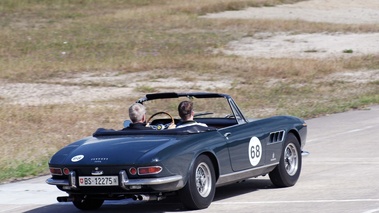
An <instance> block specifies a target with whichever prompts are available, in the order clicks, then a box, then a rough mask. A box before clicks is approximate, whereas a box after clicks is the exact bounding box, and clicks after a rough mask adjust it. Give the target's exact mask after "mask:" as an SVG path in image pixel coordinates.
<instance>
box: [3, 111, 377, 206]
mask: <svg viewBox="0 0 379 213" xmlns="http://www.w3.org/2000/svg"><path fill="white" fill-rule="evenodd" d="M307 123H308V127H309V128H308V129H309V133H308V141H307V144H306V146H305V150H307V151H309V152H310V153H311V154H310V155H309V156H308V157H306V158H304V159H303V168H302V173H301V176H300V179H299V181H298V182H297V184H296V185H295V186H294V187H290V188H275V187H273V185H272V184H271V182H270V180H269V178H268V177H261V178H256V179H249V180H247V181H245V182H243V183H239V184H233V185H229V186H225V187H221V188H218V189H217V190H216V197H215V199H214V202H213V203H212V204H211V206H210V207H209V208H208V209H204V210H199V211H191V212H209V213H222V212H225V213H230V212H238V213H240V212H248V213H252V212H259V213H264V212H280V213H286V212H291V213H300V212H301V213H303V212H309V213H312V212H317V213H318V212H324V213H325V212H333V213H338V212H344V213H345V212H359V213H374V212H379V179H378V178H379V169H378V168H379V154H378V152H379V106H374V107H371V108H370V109H367V110H358V111H350V112H346V113H341V114H334V115H330V116H326V117H321V118H316V119H311V120H308V121H307ZM46 178H47V177H46V176H44V177H39V178H35V179H31V180H26V181H20V182H16V183H10V184H4V185H0V212H7V213H8V212H29V213H48V212H49V213H50V212H54V213H61V212H62V213H63V212H65V213H66V212H81V211H79V210H77V209H76V208H75V207H74V206H73V205H72V204H71V203H57V202H56V200H55V198H56V197H57V196H62V195H65V193H63V192H60V191H59V190H58V189H56V188H55V187H54V186H49V185H47V184H45V179H46ZM96 212H107V213H108V212H140V213H141V212H157V213H158V212H186V211H185V210H184V209H183V207H182V206H181V205H180V204H179V203H177V202H175V199H166V200H164V201H160V202H149V203H146V202H135V201H130V200H125V201H121V202H106V203H105V204H104V205H103V206H102V208H101V209H100V210H98V211H96Z"/></svg>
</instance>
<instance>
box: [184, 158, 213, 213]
mask: <svg viewBox="0 0 379 213" xmlns="http://www.w3.org/2000/svg"><path fill="white" fill-rule="evenodd" d="M215 185H216V177H215V171H214V168H213V164H212V161H211V160H210V159H209V157H207V156H206V155H200V156H199V157H198V158H197V159H196V160H195V162H194V164H193V165H192V168H191V169H190V174H189V179H188V181H187V184H186V185H185V186H184V188H183V189H181V190H180V191H179V195H180V198H181V200H182V203H183V205H184V206H185V207H186V208H187V209H191V210H197V209H204V208H207V207H208V206H209V205H210V204H211V202H212V201H213V198H214V195H215Z"/></svg>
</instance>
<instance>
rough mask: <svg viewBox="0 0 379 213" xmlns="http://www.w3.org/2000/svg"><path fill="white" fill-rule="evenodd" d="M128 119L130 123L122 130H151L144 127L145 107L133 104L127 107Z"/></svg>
mask: <svg viewBox="0 0 379 213" xmlns="http://www.w3.org/2000/svg"><path fill="white" fill-rule="evenodd" d="M129 117H130V120H131V121H132V123H130V124H129V126H128V127H126V128H124V129H123V130H149V129H150V130H151V128H150V127H147V126H146V107H145V106H144V105H142V104H140V103H134V104H132V105H131V106H130V107H129Z"/></svg>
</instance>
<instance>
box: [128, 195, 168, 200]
mask: <svg viewBox="0 0 379 213" xmlns="http://www.w3.org/2000/svg"><path fill="white" fill-rule="evenodd" d="M164 198H165V197H164V196H156V195H143V194H141V195H134V196H133V200H136V201H155V200H156V201H160V200H163V199H164Z"/></svg>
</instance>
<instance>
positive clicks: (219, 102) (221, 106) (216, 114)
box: [143, 97, 233, 119]
mask: <svg viewBox="0 0 379 213" xmlns="http://www.w3.org/2000/svg"><path fill="white" fill-rule="evenodd" d="M185 100H187V101H191V102H193V110H194V112H195V118H229V117H233V113H232V111H231V108H230V106H229V103H228V101H227V99H226V98H224V97H219V98H189V97H179V98H171V99H156V100H150V101H146V102H144V103H143V104H144V105H145V106H146V110H147V116H148V117H149V116H150V115H152V114H154V113H156V112H161V111H163V112H167V113H169V114H170V115H171V116H173V117H174V118H176V119H180V117H179V115H178V105H179V103H180V102H182V101H185Z"/></svg>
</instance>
